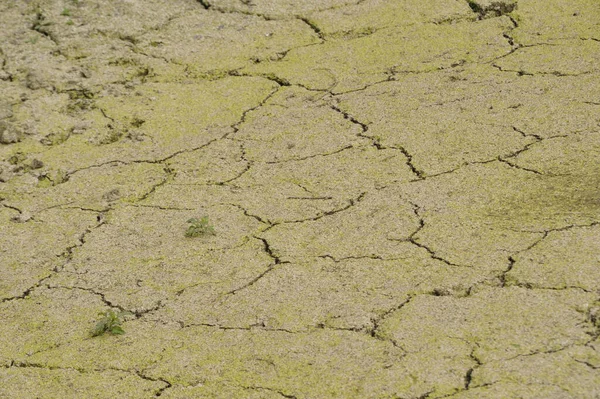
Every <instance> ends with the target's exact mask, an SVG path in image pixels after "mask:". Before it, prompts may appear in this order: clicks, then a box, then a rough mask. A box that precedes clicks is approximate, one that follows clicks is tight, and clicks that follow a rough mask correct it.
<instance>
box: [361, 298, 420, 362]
mask: <svg viewBox="0 0 600 399" xmlns="http://www.w3.org/2000/svg"><path fill="white" fill-rule="evenodd" d="M415 296H416V295H408V297H407V298H406V299H405V300H404V301H402V302H401V303H400V304H399V305H397V306H394V307H393V308H390V309H388V310H386V311H385V312H383V313H382V314H381V315H379V316H378V317H377V318H372V319H371V328H370V329H368V330H367V334H368V335H370V336H371V337H373V338H375V339H378V340H380V341H387V342H390V343H391V344H392V345H394V347H396V348H399V349H401V350H402V351H403V352H404V353H408V352H407V351H406V350H405V349H404V348H403V347H402V346H401V345H400V344H399V343H398V342H396V341H395V340H394V339H392V338H386V337H383V336H382V335H381V334H380V333H379V329H380V328H381V325H382V323H383V322H384V321H385V319H387V318H388V317H389V316H390V315H391V314H392V313H395V312H397V311H400V310H401V309H402V308H403V307H404V306H406V305H408V304H409V303H410V302H411V301H412V300H413V298H414V297H415Z"/></svg>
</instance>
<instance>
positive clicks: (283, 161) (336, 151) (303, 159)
mask: <svg viewBox="0 0 600 399" xmlns="http://www.w3.org/2000/svg"><path fill="white" fill-rule="evenodd" d="M352 148H355V147H354V146H353V145H352V144H348V145H346V146H344V147H342V148H339V149H337V150H334V151H331V152H326V153H322V154H312V155H307V156H305V157H297V158H287V159H284V160H282V161H266V162H265V164H270V165H272V164H282V163H286V162H294V161H296V162H298V161H306V160H307V159H312V158H317V157H328V156H330V155H335V154H339V153H340V152H344V151H346V150H350V149H352Z"/></svg>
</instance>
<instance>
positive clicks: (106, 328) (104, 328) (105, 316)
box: [92, 310, 131, 337]
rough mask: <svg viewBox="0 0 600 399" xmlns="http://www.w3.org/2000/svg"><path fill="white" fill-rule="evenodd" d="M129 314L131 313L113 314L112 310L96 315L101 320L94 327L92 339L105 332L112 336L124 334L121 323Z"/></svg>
mask: <svg viewBox="0 0 600 399" xmlns="http://www.w3.org/2000/svg"><path fill="white" fill-rule="evenodd" d="M129 314H131V313H130V312H115V311H114V310H107V311H106V312H104V313H102V312H100V313H98V315H99V316H102V318H101V319H100V320H99V321H98V322H97V323H96V326H95V327H94V329H93V330H92V337H97V336H99V335H103V334H104V333H107V332H109V333H111V334H113V335H121V334H125V331H124V330H123V328H122V327H121V324H122V323H123V318H124V317H125V316H127V315H129Z"/></svg>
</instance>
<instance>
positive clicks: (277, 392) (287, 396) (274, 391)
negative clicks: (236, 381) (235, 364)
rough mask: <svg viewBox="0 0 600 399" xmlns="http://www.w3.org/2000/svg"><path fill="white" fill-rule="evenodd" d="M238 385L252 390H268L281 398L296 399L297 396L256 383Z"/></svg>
mask: <svg viewBox="0 0 600 399" xmlns="http://www.w3.org/2000/svg"><path fill="white" fill-rule="evenodd" d="M239 387H240V388H243V389H248V390H254V391H269V392H273V393H276V394H278V395H280V396H281V397H283V398H288V399H298V397H297V396H295V395H292V394H287V393H284V392H283V391H282V390H279V389H275V388H267V387H261V386H257V385H252V386H249V385H248V386H246V385H239Z"/></svg>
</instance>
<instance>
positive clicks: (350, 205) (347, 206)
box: [279, 191, 367, 224]
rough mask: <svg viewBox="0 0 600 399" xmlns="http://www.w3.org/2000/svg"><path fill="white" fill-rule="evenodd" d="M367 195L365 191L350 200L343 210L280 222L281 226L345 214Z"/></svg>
mask: <svg viewBox="0 0 600 399" xmlns="http://www.w3.org/2000/svg"><path fill="white" fill-rule="evenodd" d="M366 195H367V192H366V191H365V192H362V193H360V194H359V195H358V196H357V197H356V198H350V199H349V200H348V204H347V205H345V206H343V207H341V208H337V209H332V210H329V211H325V212H321V213H320V214H318V215H317V216H313V217H310V218H306V219H297V220H286V221H283V222H280V223H279V224H292V223H304V222H311V221H315V220H319V219H322V218H324V217H327V216H331V215H335V214H336V213H339V212H343V211H345V210H348V209H350V208H352V207H353V206H355V205H356V204H358V203H359V202H361V201H362V200H363V199H364V198H365V196H366Z"/></svg>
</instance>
